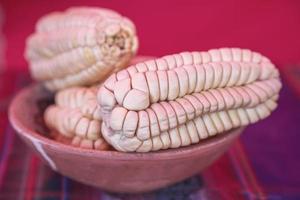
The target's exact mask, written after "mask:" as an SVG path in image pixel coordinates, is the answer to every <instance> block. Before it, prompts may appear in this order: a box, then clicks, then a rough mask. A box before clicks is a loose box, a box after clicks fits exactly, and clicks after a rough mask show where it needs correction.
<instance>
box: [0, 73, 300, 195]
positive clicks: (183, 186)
mask: <svg viewBox="0 0 300 200" xmlns="http://www.w3.org/2000/svg"><path fill="white" fill-rule="evenodd" d="M29 82H30V79H29V76H28V74H27V73H26V72H18V73H16V72H4V73H2V74H1V75H0V199H45V200H46V199H47V200H48V199H49V200H50V199H78V200H84V199H114V200H115V199H230V200H232V199H300V171H299V170H300V150H299V142H300V98H298V97H296V95H295V94H294V93H293V92H292V91H291V89H289V87H288V86H287V85H286V84H284V87H283V89H282V92H281V98H280V100H279V108H278V109H277V110H276V111H275V112H274V113H273V114H272V116H271V117H269V118H268V119H266V120H264V121H262V122H259V123H257V124H255V125H252V126H250V127H248V128H247V129H246V131H245V132H244V133H243V134H242V136H241V138H240V140H239V141H237V142H236V143H235V144H234V145H233V146H232V147H231V149H230V150H229V151H228V152H227V153H226V154H225V155H223V156H222V157H221V158H220V159H219V160H218V161H217V162H215V163H214V164H213V165H212V166H211V167H209V168H208V169H206V170H205V171H203V172H199V174H198V175H196V176H194V177H191V178H189V179H187V180H185V181H183V182H181V183H178V184H176V185H173V186H170V187H168V188H163V189H161V190H158V191H154V192H152V193H147V194H139V195H127V194H113V193H106V192H104V191H101V190H99V189H96V188H93V187H90V186H86V185H83V184H81V183H78V182H76V181H73V180H71V179H69V178H67V177H64V176H61V175H60V174H57V173H56V172H54V171H52V170H51V169H50V168H49V167H48V166H46V165H44V164H43V163H42V162H41V160H39V159H38V158H37V157H36V156H35V155H34V154H33V153H32V152H31V151H30V150H29V149H28V148H27V147H26V146H25V144H24V143H23V142H22V141H21V140H20V139H19V138H18V136H17V135H16V134H15V132H14V131H13V129H12V127H11V126H10V124H9V122H8V119H7V108H8V105H9V102H10V100H11V99H12V97H13V95H14V94H15V93H16V92H17V91H18V90H20V89H21V88H22V87H24V86H26V85H28V84H29Z"/></svg>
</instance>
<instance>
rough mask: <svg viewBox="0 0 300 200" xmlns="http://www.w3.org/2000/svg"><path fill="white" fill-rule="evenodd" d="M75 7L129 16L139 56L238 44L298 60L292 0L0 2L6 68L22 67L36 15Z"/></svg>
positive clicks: (299, 24)
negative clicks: (136, 36) (27, 39)
mask: <svg viewBox="0 0 300 200" xmlns="http://www.w3.org/2000/svg"><path fill="white" fill-rule="evenodd" d="M0 4H1V3H0ZM79 5H92V6H101V7H107V8H111V9H114V10H117V11H119V12H120V13H122V14H123V15H126V16H128V17H129V18H131V19H132V20H133V21H134V22H135V24H136V26H137V30H138V35H139V38H140V49H139V54H147V55H155V56H160V55H165V54H169V53H175V52H179V51H187V50H208V49H210V48H216V47H223V46H229V47H233V46H238V47H246V48H250V49H252V50H255V51H259V52H261V53H262V54H264V55H266V56H268V57H270V58H271V59H272V60H273V61H274V62H275V63H276V64H278V65H279V67H282V66H284V65H286V64H293V63H299V60H300V39H299V36H300V1H297V0H294V1H292V0H286V1H265V0H252V1H238V0H229V1H209V0H205V1H199V0H198V1H196V0H190V1H188V0H185V1H183V0H182V1H178V0H177V1H175V0H173V1H164V0H159V1H158V0H157V1H141V0H128V1H117V0H106V1H100V0H91V1H83V0H81V1H79V0H77V1H63V0H60V1H51V0H27V1H21V0H4V1H3V0H2V6H3V10H4V15H5V26H4V33H5V36H6V39H7V46H6V48H7V51H6V64H7V67H8V68H9V69H26V67H27V66H26V62H25V60H24V58H23V50H24V41H25V38H26V37H27V36H28V35H29V34H30V33H31V32H33V30H34V24H35V22H36V21H37V20H38V18H39V17H41V16H42V15H44V14H46V13H48V12H51V11H54V10H64V9H65V8H67V7H69V6H79Z"/></svg>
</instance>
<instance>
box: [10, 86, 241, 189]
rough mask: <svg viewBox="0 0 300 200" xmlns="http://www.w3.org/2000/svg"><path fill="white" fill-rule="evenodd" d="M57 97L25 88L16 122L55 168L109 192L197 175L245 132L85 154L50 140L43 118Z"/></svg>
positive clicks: (14, 112)
mask: <svg viewBox="0 0 300 200" xmlns="http://www.w3.org/2000/svg"><path fill="white" fill-rule="evenodd" d="M52 98H53V97H52V95H51V94H49V93H47V92H46V91H45V90H43V89H42V88H41V87H40V86H38V85H31V86H29V87H27V88H25V89H23V90H22V91H21V92H20V93H19V94H18V95H17V96H16V97H15V98H14V100H13V102H12V103H11V105H10V109H9V119H10V121H11V124H12V125H13V127H14V128H15V130H16V132H17V133H18V135H19V136H20V137H21V138H22V140H24V142H25V143H26V144H27V145H28V146H29V147H30V148H32V149H33V150H34V151H35V152H36V153H37V155H38V156H39V157H40V158H41V159H42V160H44V161H45V162H46V163H47V164H48V165H49V166H50V167H51V168H52V169H53V170H55V171H57V172H59V173H61V174H63V175H65V176H68V177H70V178H72V179H74V180H77V181H79V182H82V183H85V184H88V185H92V186H96V187H99V188H102V189H104V190H107V191H113V192H124V193H139V192H146V191H151V190H154V189H158V188H161V187H164V186H168V185H171V184H173V183H176V182H179V181H181V180H184V179H186V178H188V177H190V176H193V175H194V174H197V173H199V172H200V171H201V170H203V169H204V168H205V167H207V166H209V165H210V164H211V163H212V162H213V161H215V160H216V159H217V158H218V157H219V156H220V155H221V154H223V153H224V152H225V151H226V150H227V149H228V147H229V146H230V145H231V143H232V142H233V141H234V140H235V139H237V137H238V136H239V134H240V133H241V132H242V130H243V129H242V128H240V129H235V130H233V131H230V132H227V133H223V134H220V135H218V136H216V137H213V138H210V139H207V140H205V141H203V142H200V143H199V144H196V145H191V146H188V147H184V148H179V149H170V150H163V151H158V152H152V153H122V152H117V151H95V150H86V149H81V148H76V147H72V146H68V145H65V144H61V143H58V142H56V141H54V140H52V139H51V138H49V137H48V136H47V130H46V129H45V127H44V125H43V120H42V117H41V116H42V112H43V110H44V109H45V107H46V106H47V104H49V103H51V101H53V100H52Z"/></svg>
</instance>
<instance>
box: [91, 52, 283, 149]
mask: <svg viewBox="0 0 300 200" xmlns="http://www.w3.org/2000/svg"><path fill="white" fill-rule="evenodd" d="M280 88H281V82H280V79H279V72H278V70H277V69H276V68H275V66H274V65H273V64H272V63H271V62H270V60H269V59H268V58H266V57H264V56H262V55H261V54H259V53H256V52H252V51H250V50H248V49H239V48H222V49H213V50H209V51H207V52H183V53H179V54H174V55H169V56H164V57H162V58H159V59H154V60H149V61H146V62H141V63H138V64H135V65H132V66H130V67H129V68H127V69H124V70H121V71H119V72H117V73H114V74H112V75H111V76H110V77H109V78H108V79H107V80H106V81H105V82H104V84H103V85H102V86H101V88H100V89H99V91H98V97H97V99H98V103H99V105H100V112H101V116H102V118H103V122H102V126H101V129H102V135H103V137H104V138H105V139H106V141H107V142H108V143H110V144H111V145H112V146H113V147H114V148H115V149H117V150H119V151H125V152H134V151H136V152H148V151H157V150H160V149H168V148H178V147H182V146H188V145H191V144H195V143H198V142H199V141H201V140H203V139H206V138H209V137H212V136H215V135H217V134H221V133H224V132H225V131H228V130H230V129H233V128H237V127H241V126H246V125H248V124H251V123H255V122H257V121H258V120H261V119H264V118H266V117H267V116H269V115H270V113H271V112H272V111H273V110H274V109H275V108H276V106H277V103H276V100H277V99H278V93H279V90H280Z"/></svg>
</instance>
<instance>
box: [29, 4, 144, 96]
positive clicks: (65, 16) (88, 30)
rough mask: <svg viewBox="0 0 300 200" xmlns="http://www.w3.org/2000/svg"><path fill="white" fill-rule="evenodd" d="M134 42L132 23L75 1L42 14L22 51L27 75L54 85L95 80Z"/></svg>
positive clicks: (122, 59)
mask: <svg viewBox="0 0 300 200" xmlns="http://www.w3.org/2000/svg"><path fill="white" fill-rule="evenodd" d="M137 48H138V40H137V36H136V31H135V26H134V24H133V23H132V22H131V21H130V20H129V19H128V18H126V17H123V16H121V15H120V14H118V13H117V12H115V11H112V10H109V9H103V8H88V7H78V8H70V9H68V10H66V11H65V12H54V13H51V14H49V15H46V16H44V17H42V18H41V19H40V20H39V21H38V22H37V25H36V32H35V33H33V34H32V35H30V36H29V38H28V39H27V44H26V51H25V57H26V59H27V60H28V62H29V65H30V71H31V75H32V77H33V78H34V79H35V80H37V81H42V82H43V83H44V84H45V86H46V87H47V88H48V89H50V90H53V91H56V90H59V89H63V88H67V87H71V86H84V85H92V84H94V83H96V82H100V81H101V80H103V79H104V78H105V77H106V76H108V75H109V74H110V73H111V72H114V71H118V70H119V69H121V68H123V67H125V66H126V65H127V64H128V63H129V61H130V59H131V58H132V57H133V56H134V55H135V53H136V51H137Z"/></svg>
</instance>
